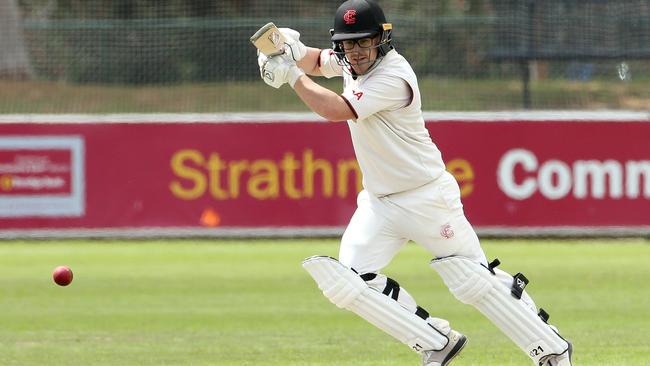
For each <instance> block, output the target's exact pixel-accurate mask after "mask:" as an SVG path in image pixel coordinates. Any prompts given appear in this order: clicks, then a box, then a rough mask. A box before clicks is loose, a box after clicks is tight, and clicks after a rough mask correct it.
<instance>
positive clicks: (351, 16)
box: [343, 9, 357, 24]
mask: <svg viewBox="0 0 650 366" xmlns="http://www.w3.org/2000/svg"><path fill="white" fill-rule="evenodd" d="M343 21H345V24H354V23H356V22H357V11H356V10H354V9H350V10H348V11H346V12H345V14H343Z"/></svg>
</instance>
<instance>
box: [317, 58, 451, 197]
mask: <svg viewBox="0 0 650 366" xmlns="http://www.w3.org/2000/svg"><path fill="white" fill-rule="evenodd" d="M329 56H330V57H336V56H334V55H332V54H330V55H329ZM329 61H330V62H329V63H330V65H331V64H336V61H335V60H333V59H332V60H329ZM337 71H339V70H337ZM340 76H343V80H344V81H343V83H344V91H343V94H342V97H343V98H344V99H345V100H346V101H347V102H348V103H349V105H350V107H351V108H352V110H353V111H354V113H355V115H356V117H357V118H356V120H349V121H348V126H349V127H350V134H351V136H352V143H353V145H354V151H355V154H356V157H357V161H358V162H359V166H360V168H361V172H362V173H363V187H364V188H365V189H366V190H367V191H368V192H370V193H372V194H373V195H375V196H385V195H389V194H392V193H397V192H403V191H407V190H410V189H413V188H417V187H420V186H423V185H425V184H427V183H429V182H431V181H433V180H435V179H436V178H438V177H439V176H440V175H441V174H442V173H443V172H444V171H445V164H444V162H443V160H442V156H441V154H440V151H439V150H438V147H437V146H436V145H435V144H434V143H433V141H432V140H431V137H430V135H429V131H428V130H427V129H426V128H425V126H424V119H423V117H422V110H421V107H422V103H421V99H420V90H419V87H418V82H417V77H416V76H415V73H414V72H413V69H412V68H411V65H410V64H409V63H408V61H406V59H405V58H404V57H402V56H401V55H400V54H399V53H397V51H395V50H391V51H390V52H388V53H387V54H386V56H384V57H383V59H382V60H381V61H380V62H379V64H378V65H375V67H374V68H373V69H372V70H370V72H368V73H366V74H365V75H361V76H358V77H356V79H355V78H354V77H353V76H352V75H351V74H350V73H349V72H348V71H346V70H344V69H343V68H342V67H341V68H340Z"/></svg>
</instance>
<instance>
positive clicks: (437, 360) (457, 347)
mask: <svg viewBox="0 0 650 366" xmlns="http://www.w3.org/2000/svg"><path fill="white" fill-rule="evenodd" d="M447 338H449V342H448V343H447V345H446V346H445V348H443V349H441V350H440V351H433V350H431V351H424V352H422V366H445V365H448V364H449V363H450V362H451V360H452V359H453V358H454V357H456V356H457V355H458V354H459V353H460V351H461V350H462V349H463V347H465V345H466V344H467V337H465V336H464V335H462V334H460V333H458V332H457V331H455V330H451V331H450V332H449V334H447Z"/></svg>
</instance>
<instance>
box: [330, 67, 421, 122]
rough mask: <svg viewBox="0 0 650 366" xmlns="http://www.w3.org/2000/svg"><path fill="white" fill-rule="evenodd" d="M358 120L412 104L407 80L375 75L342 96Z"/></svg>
mask: <svg viewBox="0 0 650 366" xmlns="http://www.w3.org/2000/svg"><path fill="white" fill-rule="evenodd" d="M342 96H343V98H344V99H345V100H346V101H347V102H348V104H349V105H350V107H351V108H352V110H353V112H354V113H355V115H356V117H357V118H356V119H357V120H362V119H365V118H367V117H369V116H371V115H373V114H375V113H377V112H381V111H384V110H388V111H393V110H397V109H400V108H403V107H406V106H407V105H409V104H410V103H411V100H412V97H413V92H412V90H411V87H410V86H409V84H408V83H407V82H406V80H404V79H402V78H400V77H398V76H392V75H373V76H371V77H370V78H368V79H367V80H366V81H365V82H364V83H363V84H362V85H360V86H358V87H356V88H349V89H348V88H346V89H345V91H344V92H343V94H342Z"/></svg>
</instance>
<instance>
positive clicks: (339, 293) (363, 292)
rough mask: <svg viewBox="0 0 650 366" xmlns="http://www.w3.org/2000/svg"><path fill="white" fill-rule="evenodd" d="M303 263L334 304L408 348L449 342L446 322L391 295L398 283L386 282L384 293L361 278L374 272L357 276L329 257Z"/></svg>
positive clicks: (431, 347) (429, 347)
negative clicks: (401, 303) (403, 304)
mask: <svg viewBox="0 0 650 366" xmlns="http://www.w3.org/2000/svg"><path fill="white" fill-rule="evenodd" d="M302 266H303V268H304V269H305V270H306V271H307V272H309V274H310V275H311V276H312V278H313V279H314V280H315V281H316V283H317V284H318V287H319V288H320V289H321V290H322V291H323V294H324V295H325V297H327V298H328V299H329V300H330V301H331V302H332V303H333V304H334V305H336V306H338V307H340V308H344V309H347V310H350V311H352V312H353V313H355V314H357V315H359V316H360V317H362V318H363V319H365V320H367V321H368V322H370V323H371V324H373V325H374V326H376V327H378V328H379V329H381V330H383V331H384V332H386V333H388V334H389V335H391V336H393V337H394V338H396V339H398V340H399V341H401V342H402V343H404V344H406V345H408V346H409V347H410V348H411V349H413V350H415V351H417V352H420V351H428V350H435V351H438V350H442V349H443V348H444V347H445V346H446V345H447V343H448V342H449V340H448V338H447V336H446V335H445V334H446V333H449V329H446V328H448V325H449V323H448V322H446V321H443V320H441V319H435V318H431V319H435V321H437V323H434V325H432V324H431V323H430V322H429V321H427V319H425V318H423V317H422V316H423V315H425V314H426V315H427V318H428V313H426V311H424V309H422V311H424V313H423V312H422V311H419V313H417V314H416V313H414V312H412V311H409V310H408V309H406V308H405V307H403V306H402V305H400V304H399V303H398V302H397V301H395V299H394V298H393V296H396V295H395V294H399V285H398V284H397V282H395V281H387V285H386V288H385V289H384V291H383V293H382V292H379V291H378V290H376V289H374V288H372V287H369V286H368V285H367V284H366V282H365V281H364V278H365V279H367V280H372V279H374V278H375V276H376V274H363V275H361V276H359V275H358V274H357V273H356V272H354V271H353V270H351V269H350V268H348V267H345V266H344V265H343V264H341V263H340V262H339V261H337V260H336V259H334V258H331V257H325V256H315V257H310V258H307V259H305V260H304V261H303V262H302ZM373 275H375V276H373ZM387 295H390V297H389V296H387ZM443 322H444V323H445V324H442V323H443ZM443 328H445V329H444V330H445V331H446V332H443V330H442V329H443Z"/></svg>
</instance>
